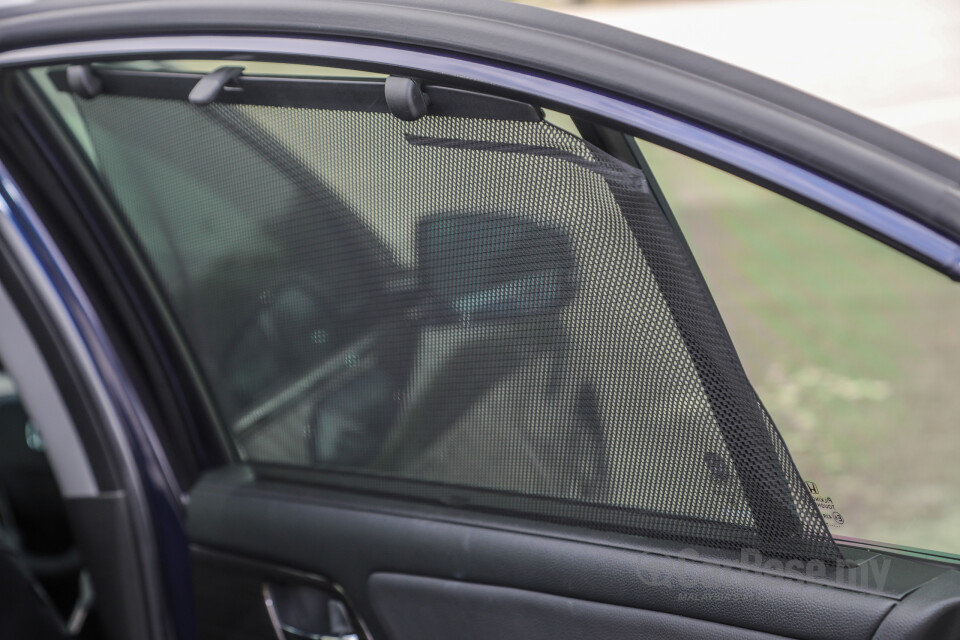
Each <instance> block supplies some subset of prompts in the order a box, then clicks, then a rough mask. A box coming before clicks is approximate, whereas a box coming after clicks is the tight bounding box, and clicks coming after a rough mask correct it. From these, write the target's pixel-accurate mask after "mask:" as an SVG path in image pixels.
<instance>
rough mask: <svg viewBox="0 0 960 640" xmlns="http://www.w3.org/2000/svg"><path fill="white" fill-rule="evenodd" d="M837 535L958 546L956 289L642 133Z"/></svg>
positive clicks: (744, 354) (764, 395)
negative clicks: (827, 505) (827, 504)
mask: <svg viewBox="0 0 960 640" xmlns="http://www.w3.org/2000/svg"><path fill="white" fill-rule="evenodd" d="M639 144H640V146H641V149H642V152H643V154H644V156H645V158H646V160H647V162H648V163H649V164H650V166H651V168H652V171H653V173H654V175H655V176H656V179H657V181H658V183H659V185H660V187H661V188H662V190H663V192H664V194H665V197H666V200H667V201H668V203H669V205H670V207H671V208H672V210H673V214H674V215H675V217H676V218H677V220H678V222H679V224H680V227H681V228H682V230H683V232H684V234H685V236H686V238H687V240H688V242H689V244H690V246H691V249H692V250H693V252H694V254H695V256H696V259H697V261H698V263H699V264H700V267H701V269H702V271H703V272H704V275H705V277H706V280H707V283H708V284H709V286H710V289H711V291H712V293H713V295H714V298H715V299H716V301H717V305H718V306H719V308H720V311H721V314H722V315H723V319H724V322H725V323H726V325H727V328H728V329H729V331H730V333H731V335H732V337H733V341H734V344H735V345H736V347H737V350H738V352H739V353H740V357H741V359H742V360H743V364H744V366H745V368H746V371H747V373H748V375H749V377H750V379H751V381H752V382H753V384H754V386H755V388H756V389H757V391H758V393H759V395H760V398H761V399H762V401H763V402H764V404H765V406H766V408H767V409H768V410H769V411H770V414H771V415H772V417H773V419H774V421H775V422H776V424H777V426H778V427H779V429H780V431H781V433H782V434H783V436H784V438H785V439H786V442H787V445H788V446H789V448H790V452H791V454H792V455H793V457H794V460H795V461H796V464H797V467H798V469H799V470H800V472H801V473H802V474H803V476H804V479H805V480H807V481H810V482H811V483H813V484H814V485H815V489H816V490H817V491H818V494H817V497H820V498H821V499H825V498H826V497H829V498H832V502H833V504H834V506H835V509H831V510H830V511H836V512H837V513H839V514H841V521H842V526H836V525H839V522H834V523H831V524H833V525H835V528H834V529H833V532H834V533H835V534H837V535H842V536H848V537H854V538H863V539H868V540H877V541H883V542H889V543H894V544H897V545H903V546H908V547H917V548H926V549H935V550H940V551H947V552H952V553H957V552H960V542H958V539H957V531H958V530H960V500H958V499H957V497H958V490H960V465H957V464H956V455H957V451H958V445H960V430H958V429H957V420H956V417H957V415H960V394H957V393H956V390H955V389H954V386H955V375H954V369H955V367H956V361H957V360H958V359H960V331H958V330H957V323H956V318H957V317H958V314H960V291H958V290H957V285H956V284H955V283H953V282H951V281H950V280H949V279H947V278H946V277H944V276H942V275H940V274H938V273H936V272H934V271H932V270H930V269H928V268H927V267H925V266H923V265H921V264H919V263H917V262H915V261H913V260H911V259H909V258H907V257H905V256H903V255H902V254H900V253H898V252H896V251H894V250H893V249H890V248H888V247H886V246H884V245H882V244H880V243H879V242H876V241H874V240H872V239H871V238H869V237H867V236H865V235H863V234H860V233H858V232H856V231H854V230H852V229H850V228H848V227H846V226H844V225H842V224H840V223H838V222H835V221H833V220H831V219H829V218H827V217H826V216H823V215H821V214H818V213H816V212H814V211H811V210H809V209H807V208H806V207H804V206H801V205H798V204H796V203H794V202H792V201H790V200H788V199H786V198H783V197H781V196H778V195H776V194H774V193H771V192H770V191H768V190H766V189H763V188H760V187H757V186H756V185H753V184H751V183H748V182H746V181H744V180H741V179H739V178H736V177H734V176H732V175H730V174H728V173H726V172H723V171H720V170H717V169H714V168H712V167H709V166H707V165H705V164H703V163H700V162H698V161H696V160H692V159H690V158H688V157H685V156H682V155H680V154H677V153H674V152H672V151H669V150H666V149H664V148H662V147H659V146H656V145H653V144H650V143H647V142H643V141H640V142H639Z"/></svg>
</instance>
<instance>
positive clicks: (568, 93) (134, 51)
mask: <svg viewBox="0 0 960 640" xmlns="http://www.w3.org/2000/svg"><path fill="white" fill-rule="evenodd" d="M237 54H241V55H243V56H247V57H253V59H263V60H266V61H278V60H283V61H289V62H302V63H304V64H317V65H324V66H338V65H343V66H352V67H356V68H359V69H364V68H369V69H371V70H377V71H384V70H389V71H392V72H404V73H408V74H409V73H413V74H415V75H417V76H418V77H422V78H425V79H433V80H438V81H443V82H446V83H450V84H454V85H457V86H462V87H464V88H468V89H476V90H481V91H487V92H491V93H496V94H500V95H504V96H506V97H511V98H516V99H520V100H533V101H534V102H536V103H537V104H540V105H542V106H544V107H547V108H551V109H556V110H558V111H561V112H564V113H567V114H569V115H571V116H574V117H577V118H583V119H586V120H589V121H591V122H594V123H597V124H599V125H602V126H611V127H615V128H616V130H617V131H620V132H622V133H623V135H624V136H630V137H637V138H641V139H644V140H648V141H650V142H653V143H656V144H658V145H661V146H664V147H666V148H668V149H671V150H674V151H678V152H680V153H683V154H685V155H687V156H690V157H691V158H693V159H695V160H700V161H702V162H705V163H707V164H709V165H712V166H714V167H717V168H719V169H721V170H723V171H726V172H728V173H731V174H733V175H735V176H737V177H740V178H744V179H746V180H748V181H750V182H753V183H755V184H757V185H759V186H761V187H763V188H766V189H768V190H770V191H772V192H774V193H778V194H779V195H783V196H785V197H787V198H790V199H791V200H794V201H796V202H798V203H800V204H802V205H805V206H807V207H809V208H811V209H814V210H815V211H817V212H819V213H822V214H824V215H827V216H829V217H831V218H834V219H836V220H838V221H839V222H841V223H843V224H845V225H847V226H850V227H852V228H854V229H856V230H858V231H860V232H862V233H864V234H866V235H868V236H870V237H873V238H875V239H877V240H879V241H880V242H883V243H884V244H887V245H889V246H891V247H893V248H894V249H896V250H898V251H900V252H902V253H904V254H906V255H908V256H910V257H912V258H914V259H917V260H918V261H920V262H922V263H924V264H926V265H927V266H929V267H931V268H933V269H935V270H937V271H939V272H941V273H943V274H945V275H947V276H948V277H950V278H951V279H953V280H958V279H960V243H958V242H956V241H954V240H953V239H951V238H949V237H948V236H947V235H946V234H944V233H941V232H939V231H937V230H935V229H933V228H931V227H929V226H925V225H924V224H922V223H920V222H918V221H916V220H914V219H912V218H910V217H908V216H907V215H905V214H903V213H901V212H898V211H896V210H894V209H892V208H890V207H888V206H886V205H883V204H880V203H879V202H877V201H875V200H871V199H870V198H869V197H867V196H865V195H863V194H861V193H859V192H857V191H856V190H855V189H853V188H851V187H849V186H846V185H844V184H840V183H839V182H836V181H834V180H831V179H830V178H829V177H827V176H824V175H820V174H818V173H816V172H814V171H811V170H810V169H808V168H805V167H803V166H800V165H799V164H796V163H793V162H791V161H788V160H786V159H784V158H781V157H778V156H776V155H774V154H772V153H770V152H768V151H765V150H763V149H760V148H757V147H755V146H753V145H751V144H750V143H749V142H747V141H743V140H738V139H734V138H732V137H729V136H727V135H724V134H721V133H718V132H716V131H713V130H711V129H709V128H707V127H706V126H704V125H701V124H698V123H695V122H691V121H687V120H683V119H681V118H679V117H675V116H672V115H669V114H666V113H663V112H660V111H657V110H655V109H653V108H650V107H647V106H643V105H640V104H637V103H635V102H633V101H631V100H628V99H626V98H622V97H619V96H615V95H611V94H607V93H602V92H599V91H597V90H595V89H593V88H591V87H589V86H586V85H581V84H574V83H572V82H569V81H566V80H563V79H559V78H554V77H549V76H546V75H543V74H538V73H534V72H530V71H526V70H522V69H518V68H512V67H507V66H505V65H499V64H496V63H491V62H486V61H478V60H473V59H468V58H462V57H456V56H453V55H450V54H443V53H437V52H434V51H431V50H429V49H417V48H411V47H399V46H391V45H386V44H370V43H363V42H356V41H343V40H336V39H300V38H287V37H271V36H222V35H190V36H176V37H173V36H150V37H135V38H118V39H112V40H91V41H79V42H73V43H68V44H58V45H48V46H38V47H28V48H25V49H19V50H14V51H8V52H4V53H0V68H2V67H22V66H34V65H43V64H54V63H62V62H70V61H76V60H83V61H95V60H117V59H125V60H130V59H144V58H164V57H168V58H175V57H176V58H185V57H197V58H205V57H209V58H228V57H230V56H231V55H237ZM244 59H247V58H244ZM838 135H840V134H838ZM681 237H682V236H681ZM67 286H72V287H77V288H79V285H78V284H77V283H76V282H75V281H74V282H68V283H67ZM95 339H96V340H104V339H105V336H96V337H95ZM834 537H835V539H836V540H837V541H838V542H841V543H844V544H848V545H852V546H863V547H867V546H869V547H877V546H878V545H877V544H876V543H867V542H865V541H861V540H857V539H854V538H845V537H843V536H834ZM888 548H891V549H897V550H898V552H901V553H907V554H910V555H917V556H919V557H929V558H931V559H936V560H938V561H943V560H946V561H951V562H956V561H957V558H956V556H951V555H950V554H939V553H933V552H926V551H917V550H912V549H906V548H901V547H895V546H893V545H890V546H889V547H888Z"/></svg>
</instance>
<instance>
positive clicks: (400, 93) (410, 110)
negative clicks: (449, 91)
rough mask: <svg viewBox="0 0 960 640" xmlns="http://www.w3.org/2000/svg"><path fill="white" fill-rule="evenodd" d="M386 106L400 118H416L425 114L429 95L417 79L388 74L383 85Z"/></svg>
mask: <svg viewBox="0 0 960 640" xmlns="http://www.w3.org/2000/svg"><path fill="white" fill-rule="evenodd" d="M383 91H384V96H385V97H386V99H387V108H388V109H389V110H390V113H392V114H393V115H394V116H396V117H397V118H400V119H401V120H408V121H410V120H417V119H419V118H421V117H423V116H425V115H427V107H428V106H429V105H430V96H428V95H427V94H426V93H424V91H423V87H421V86H420V81H419V80H414V79H413V78H399V77H395V76H390V77H388V78H387V80H386V82H385V83H384V85H383Z"/></svg>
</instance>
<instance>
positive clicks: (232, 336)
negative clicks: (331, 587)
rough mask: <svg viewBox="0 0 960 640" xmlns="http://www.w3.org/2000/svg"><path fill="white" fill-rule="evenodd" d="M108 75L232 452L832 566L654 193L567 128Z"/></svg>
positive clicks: (310, 93)
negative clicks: (207, 94)
mask: <svg viewBox="0 0 960 640" xmlns="http://www.w3.org/2000/svg"><path fill="white" fill-rule="evenodd" d="M214 66H215V65H214ZM181 68H182V69H191V67H190V65H187V64H183V65H181ZM209 68H211V64H210V63H207V66H205V67H203V70H204V71H205V70H207V69H209ZM255 71H263V70H262V69H260V68H259V67H257V68H255ZM42 73H45V74H46V75H47V76H48V80H49V81H50V82H49V83H48V84H47V87H48V90H51V89H50V87H53V89H52V90H55V91H57V92H58V93H67V94H68V96H69V97H70V98H71V99H73V96H72V95H71V94H69V91H68V89H69V85H68V83H66V82H65V75H66V74H65V72H64V70H63V69H61V68H55V69H49V70H43V71H42ZM96 73H98V74H100V75H101V77H102V78H103V86H104V87H105V90H104V92H103V93H102V94H101V95H97V96H95V97H92V98H89V99H73V103H74V105H75V108H76V109H77V111H78V113H79V116H80V118H81V119H82V122H83V125H84V129H85V131H86V133H87V136H88V137H89V139H90V140H91V141H92V146H93V152H92V153H91V154H90V160H91V163H92V164H93V165H94V166H95V167H96V168H97V170H98V171H99V173H100V175H101V177H102V180H103V184H104V186H105V187H106V189H107V190H108V192H109V193H110V194H111V195H112V196H113V198H114V199H115V201H116V204H117V205H118V209H119V213H120V215H121V216H122V217H123V222H124V223H125V224H126V225H128V226H129V228H130V230H131V232H132V237H133V239H134V241H135V242H136V244H137V248H138V250H140V251H141V252H142V254H143V256H144V257H145V258H146V261H147V262H148V264H149V265H150V267H151V268H152V269H153V271H154V273H155V277H156V280H157V282H158V283H159V285H160V288H161V289H162V291H163V292H164V294H165V296H166V298H167V300H168V303H169V306H170V308H171V309H172V311H173V312H174V315H175V317H176V319H177V321H178V323H179V330H180V331H182V333H183V336H184V337H185V339H186V342H187V344H188V345H189V346H190V348H191V351H192V356H193V357H194V359H195V361H196V362H197V364H198V365H199V368H200V369H201V371H202V372H203V374H204V377H205V379H206V382H207V384H208V385H209V387H210V390H211V392H212V395H213V397H214V398H215V400H216V401H217V404H218V407H219V410H220V413H221V415H222V418H223V421H224V422H225V423H226V425H227V428H228V429H229V431H230V435H231V437H232V438H233V439H234V440H235V441H236V442H237V444H238V447H239V448H240V450H241V451H242V452H243V454H244V456H245V457H246V459H247V460H248V461H252V462H255V463H258V464H259V465H260V467H259V468H261V469H263V468H264V466H263V465H266V464H269V465H282V466H284V467H301V468H302V467H309V468H310V469H311V471H312V474H311V476H310V477H312V478H317V481H320V482H323V483H326V484H328V485H336V486H341V487H345V488H351V489H357V488H359V489H362V490H370V491H377V492H381V493H384V492H385V493H391V494H396V493H398V492H402V493H404V494H405V495H411V496H416V497H418V498H424V499H430V500H441V501H443V502H445V503H447V504H451V503H452V504H458V505H463V506H466V507H472V508H483V509H492V510H496V511H501V512H502V511H508V512H512V513H516V512H521V513H524V514H530V515H534V516H536V517H539V518H545V519H549V520H552V521H560V522H565V523H577V524H586V525H588V526H591V527H598V528H606V529H614V530H618V531H628V532H631V533H644V534H649V535H655V536H658V537H666V538H670V539H678V540H684V541H687V542H698V543H704V544H710V545H715V546H716V545H720V546H727V547H734V548H738V549H739V548H741V547H745V546H752V547H758V546H759V547H762V548H764V549H766V550H768V551H769V552H770V553H776V554H778V555H781V556H787V557H803V558H809V557H816V558H823V559H830V560H835V559H836V554H837V551H836V547H835V545H834V544H833V542H832V540H831V539H830V537H829V535H828V534H827V532H826V528H825V526H824V525H823V523H822V522H821V521H820V520H819V517H818V515H817V512H816V510H815V507H814V506H813V504H812V502H810V501H809V499H808V498H807V496H806V493H805V489H804V486H803V483H802V481H801V479H800V477H799V475H798V474H797V472H796V470H795V469H794V468H793V466H792V464H791V463H790V460H789V457H788V455H787V453H786V449H785V447H784V445H783V441H782V439H781V438H780V436H779V434H778V433H777V432H776V429H775V427H774V426H773V424H772V423H771V422H770V420H769V418H768V416H767V415H766V413H765V412H764V411H763V410H762V408H761V407H760V406H759V404H758V402H757V399H756V395H755V393H754V391H753V389H752V388H751V387H750V385H749V383H748V381H747V379H746V377H745V375H744V374H743V371H742V369H741V368H740V367H739V364H738V363H737V359H736V354H735V352H734V351H733V347H732V345H731V343H730V342H729V338H728V336H727V335H726V332H725V331H724V329H723V326H722V323H721V322H720V320H719V318H718V317H717V315H716V312H715V309H714V307H713V306H712V303H711V302H710V299H709V295H708V293H707V291H706V289H705V288H704V287H703V284H702V280H701V278H700V276H699V274H698V273H697V271H696V268H695V266H694V265H693V264H692V263H691V262H690V260H689V259H688V258H687V256H686V254H685V253H684V252H683V250H682V243H681V240H680V238H679V237H678V236H677V235H676V232H675V230H674V228H673V227H672V226H671V224H670V221H669V220H668V219H667V218H666V216H665V215H664V213H663V211H662V210H661V209H660V208H659V206H658V204H657V202H656V200H655V199H654V197H653V196H652V193H651V190H650V186H649V184H648V182H647V179H646V176H645V175H644V174H643V173H642V172H641V171H640V170H639V169H637V168H636V167H633V166H628V165H626V164H624V163H622V162H620V161H618V160H616V159H614V158H612V157H610V156H609V155H607V154H605V153H603V152H602V151H600V150H598V149H596V148H594V147H592V146H590V145H589V144H587V143H586V142H584V140H583V139H581V138H580V137H579V136H577V135H575V133H573V132H571V130H572V129H575V124H574V122H573V121H572V120H570V119H569V118H566V117H563V116H562V115H561V114H558V113H555V112H552V113H549V114H547V117H544V115H543V113H542V112H541V111H540V110H539V109H537V108H536V107H535V106H533V105H523V104H519V103H516V102H514V101H510V100H504V99H502V98H497V97H496V96H490V95H480V94H475V93H468V92H465V91H463V90H460V89H456V88H450V87H442V86H435V85H425V86H426V88H425V89H424V90H425V91H427V93H428V95H429V96H430V103H429V111H428V113H427V114H426V115H423V116H422V117H419V118H416V119H413V120H409V119H405V118H406V117H407V116H404V117H398V116H399V115H403V114H397V115H395V113H397V111H396V109H395V108H394V107H392V106H391V104H390V102H389V101H388V100H386V99H385V97H384V96H385V82H384V80H382V79H380V78H373V77H370V76H365V77H363V78H357V77H354V76H352V75H350V74H345V73H344V72H340V73H338V74H336V75H330V76H323V75H322V74H321V73H316V74H298V75H297V77H295V78H290V77H281V76H271V77H266V76H263V75H261V76H259V77H253V76H252V75H251V76H247V75H244V76H242V77H241V78H240V80H239V81H238V83H237V85H236V86H231V87H229V88H225V89H224V92H223V94H222V95H221V96H220V97H218V98H217V100H216V101H215V102H213V103H212V104H208V105H205V106H201V105H199V104H192V103H191V102H190V101H189V100H187V96H188V94H189V93H190V92H191V90H192V87H193V86H195V85H196V83H197V82H199V81H200V77H201V76H200V75H199V74H194V75H183V74H179V75H178V74H170V73H168V72H167V71H166V70H164V72H163V73H156V72H155V66H153V65H150V64H139V65H126V66H125V68H124V69H123V70H122V71H118V70H117V68H116V67H115V66H111V67H104V66H99V67H97V68H96ZM131 73H134V74H135V75H136V81H131ZM264 73H266V72H264ZM394 80H399V79H394ZM388 82H389V80H388ZM406 86H407V90H410V91H414V92H416V91H419V90H420V89H416V88H415V87H414V88H412V89H411V88H410V86H409V85H406ZM264 87H268V88H269V91H265V90H264V89H263V88H264ZM61 97H62V96H61Z"/></svg>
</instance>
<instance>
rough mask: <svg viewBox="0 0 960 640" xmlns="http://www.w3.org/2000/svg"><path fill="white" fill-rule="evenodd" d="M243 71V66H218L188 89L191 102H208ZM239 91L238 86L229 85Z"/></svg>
mask: <svg viewBox="0 0 960 640" xmlns="http://www.w3.org/2000/svg"><path fill="white" fill-rule="evenodd" d="M241 73H243V67H219V68H217V69H214V70H213V71H211V72H210V73H208V74H207V75H205V76H203V77H202V78H200V80H199V81H198V82H197V84H196V85H194V87H193V89H192V90H191V91H190V97H189V99H190V102H191V103H192V104H210V103H211V102H213V101H214V100H216V99H217V96H219V95H220V92H221V91H223V89H224V88H225V87H227V85H228V84H230V83H231V82H235V81H236V79H237V78H238V77H239V76H240V74H241ZM230 88H233V89H234V90H237V91H239V89H240V88H239V87H230Z"/></svg>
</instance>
